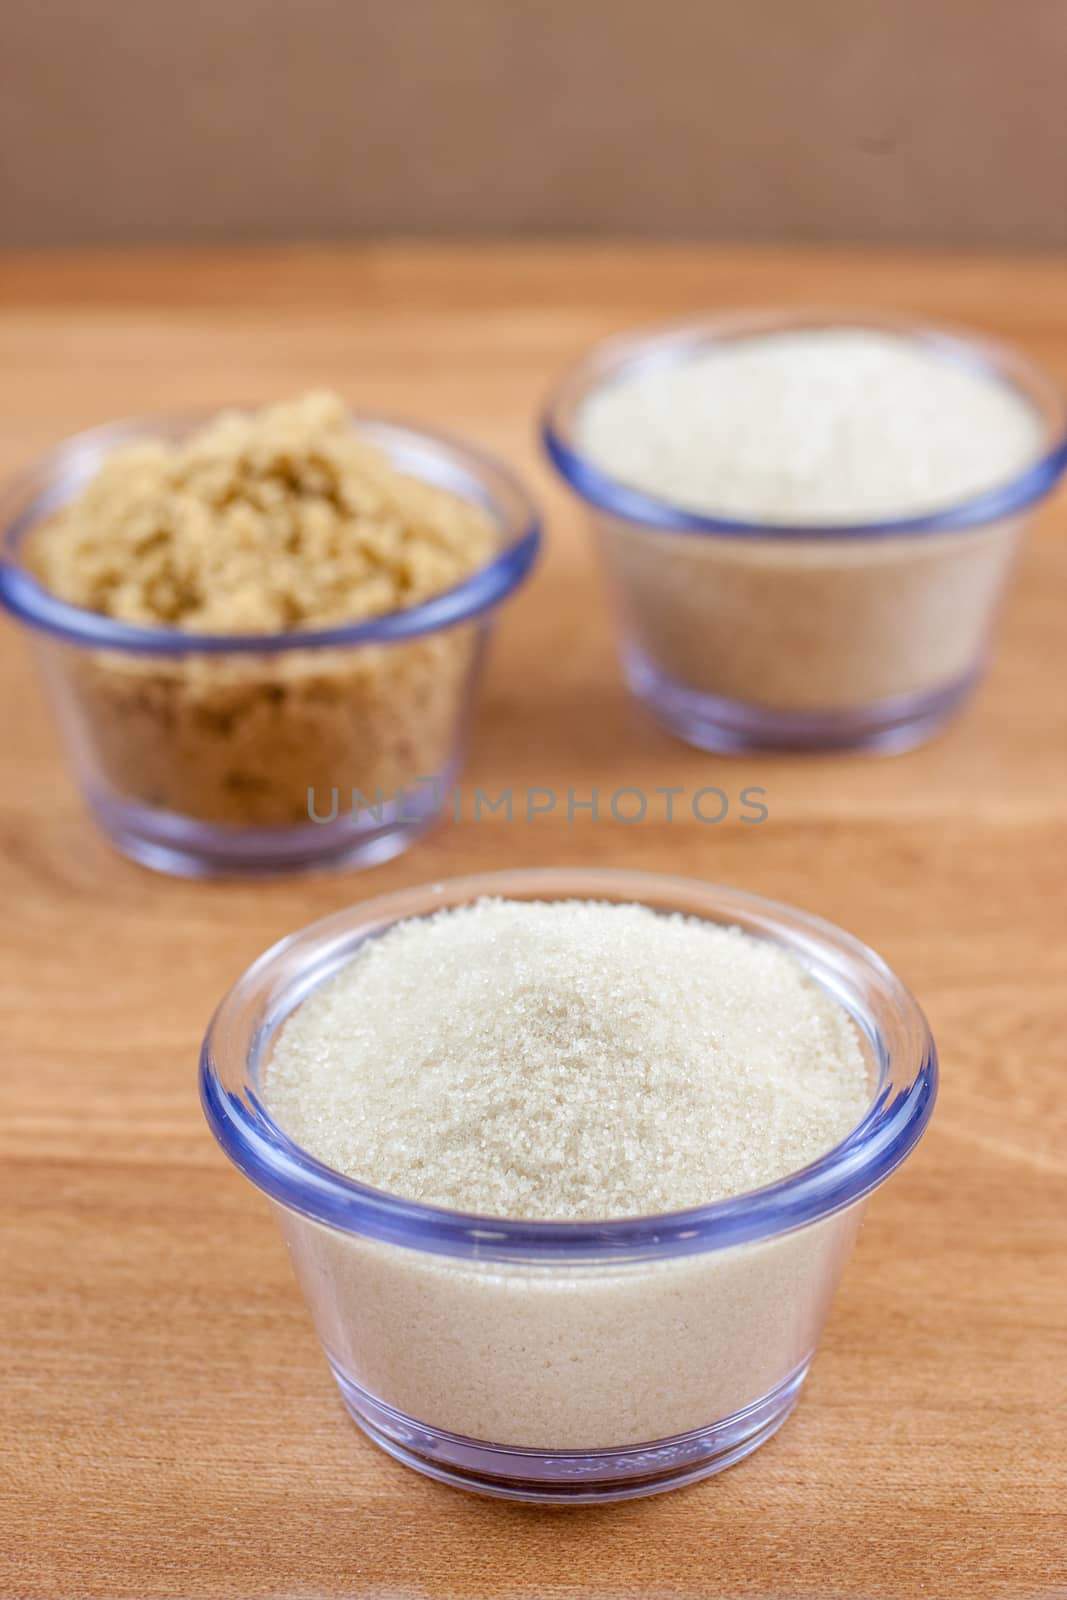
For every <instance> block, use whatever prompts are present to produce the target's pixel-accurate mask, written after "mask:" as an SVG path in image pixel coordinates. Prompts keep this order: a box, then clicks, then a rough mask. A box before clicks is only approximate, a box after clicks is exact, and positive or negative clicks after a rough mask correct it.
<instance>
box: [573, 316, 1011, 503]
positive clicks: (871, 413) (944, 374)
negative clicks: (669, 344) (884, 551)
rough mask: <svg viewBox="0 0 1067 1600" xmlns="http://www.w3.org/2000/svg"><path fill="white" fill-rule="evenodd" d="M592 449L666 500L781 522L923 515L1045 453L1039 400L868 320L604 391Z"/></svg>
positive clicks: (587, 444) (591, 430) (723, 353)
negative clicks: (1037, 408) (1029, 398)
mask: <svg viewBox="0 0 1067 1600" xmlns="http://www.w3.org/2000/svg"><path fill="white" fill-rule="evenodd" d="M578 442H579V445H580V447H581V449H582V450H583V451H584V452H585V453H586V454H587V455H588V456H589V458H590V460H591V461H592V462H593V464H594V465H595V466H597V467H599V468H600V470H601V471H602V472H606V473H608V474H609V475H611V476H612V477H614V478H617V479H619V480H620V481H622V482H623V483H627V484H630V485H632V486H633V487H635V488H638V489H642V490H644V491H645V492H646V493H648V494H652V495H655V496H657V497H658V498H659V499H661V500H666V501H670V502H672V503H673V504H675V505H680V506H685V507H688V508H690V509H691V510H694V511H702V512H705V513H707V514H709V515H719V516H724V517H732V518H736V519H739V520H741V521H767V522H771V523H790V522H791V523H807V524H818V523H820V522H821V523H826V522H829V523H833V522H851V521H877V520H879V519H891V518H895V517H908V516H918V515H921V514H922V513H924V512H929V511H934V510H937V509H939V508H943V507H945V506H948V505H951V504H952V503H953V502H954V501H958V500H964V499H967V498H969V497H970V496H972V495H975V494H978V493H980V492H982V491H983V490H986V489H991V488H994V487H995V486H996V485H998V484H1000V483H1003V482H1005V481H1006V480H1007V479H1009V478H1011V477H1013V476H1014V475H1015V474H1016V473H1017V472H1019V471H1021V470H1022V469H1023V468H1024V467H1026V466H1028V465H1029V464H1030V463H1031V462H1032V461H1033V460H1034V459H1035V457H1036V456H1037V454H1038V451H1039V449H1040V443H1041V425H1040V420H1039V418H1038V416H1037V413H1036V412H1035V411H1034V410H1033V409H1032V407H1031V406H1030V405H1029V404H1028V403H1027V402H1026V401H1025V400H1023V399H1022V398H1021V396H1020V395H1018V394H1017V393H1015V392H1014V391H1013V390H1012V389H1010V388H1009V387H1008V385H1007V384H1006V383H1002V382H1000V381H998V380H997V379H996V378H995V377H991V376H990V375H989V374H988V373H985V372H982V371H981V370H978V369H975V368H972V367H969V366H965V365H963V364H962V363H961V362H959V361H955V360H951V359H948V358H947V357H946V356H945V354H943V353H942V352H941V351H939V350H938V349H937V347H936V346H930V347H924V346H923V345H922V344H921V343H919V342H918V341H917V340H915V339H912V338H902V337H900V336H898V335H893V334H891V333H883V332H880V331H878V330H875V329H870V328H848V327H835V328H814V329H808V330H800V331H795V332H788V333H769V334H766V335H763V336H759V337H757V336H752V337H748V338H739V339H737V340H734V341H725V342H723V343H722V344H720V345H718V346H716V347H714V348H711V349H707V350H703V351H701V352H699V353H697V354H694V355H693V356H692V357H691V358H689V359H687V360H684V361H678V362H672V363H671V364H669V365H659V366H648V367H645V368H643V369H641V370H638V371H636V372H633V373H630V374H623V375H622V376H621V377H619V378H617V379H615V380H614V381H612V382H609V383H606V384H604V385H603V387H601V388H599V389H597V390H596V391H595V392H594V393H592V394H591V395H590V396H589V397H588V399H587V400H586V401H585V403H584V404H583V406H582V409H581V411H580V413H579V417H578Z"/></svg>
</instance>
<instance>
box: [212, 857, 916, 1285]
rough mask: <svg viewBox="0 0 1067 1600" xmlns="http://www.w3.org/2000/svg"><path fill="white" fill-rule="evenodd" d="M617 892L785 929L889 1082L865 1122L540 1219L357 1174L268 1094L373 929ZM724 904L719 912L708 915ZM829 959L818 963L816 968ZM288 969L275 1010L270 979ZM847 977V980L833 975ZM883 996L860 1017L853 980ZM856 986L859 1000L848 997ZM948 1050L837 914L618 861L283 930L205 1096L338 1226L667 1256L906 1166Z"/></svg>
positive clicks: (248, 983)
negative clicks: (319, 1001)
mask: <svg viewBox="0 0 1067 1600" xmlns="http://www.w3.org/2000/svg"><path fill="white" fill-rule="evenodd" d="M494 895H499V896H505V897H519V898H523V897H524V898H528V899H545V898H547V899H609V900H611V899H614V900H617V901H619V900H621V901H628V902H633V901H637V902H639V903H641V904H647V905H652V906H654V907H656V908H658V909H661V910H670V911H682V912H684V913H686V914H694V915H701V914H702V913H701V910H700V909H699V908H701V907H703V914H704V915H705V916H711V919H712V920H715V921H719V922H725V923H731V924H740V925H741V926H742V927H745V928H747V929H748V930H749V931H751V932H754V933H756V934H757V936H763V937H771V938H775V937H777V940H778V942H780V943H783V944H785V945H786V947H787V948H788V949H790V950H791V951H792V952H793V953H794V955H797V956H798V958H800V959H802V960H803V959H804V953H806V954H807V956H808V960H807V961H805V965H808V967H809V970H811V971H812V973H813V976H815V977H816V979H817V981H819V982H821V983H822V984H823V986H824V987H826V988H828V989H829V991H830V992H831V994H833V995H834V996H835V997H836V998H837V999H838V1000H839V1001H841V1003H842V1004H846V1007H847V1009H848V1010H849V1011H850V1013H851V1014H852V1016H853V1019H854V1021H856V1023H857V1025H858V1026H859V1027H860V1029H861V1031H862V1032H863V1033H864V1034H865V1036H866V1039H867V1042H868V1045H869V1047H870V1048H871V1049H872V1051H873V1054H874V1060H875V1064H876V1066H877V1069H878V1073H879V1083H878V1085H877V1088H876V1090H875V1091H874V1093H873V1095H872V1100H871V1103H870V1104H869V1106H868V1108H867V1110H866V1112H865V1113H864V1115H863V1117H862V1118H861V1120H860V1122H859V1123H858V1124H857V1125H856V1127H855V1128H854V1129H853V1130H852V1131H851V1132H850V1133H849V1134H848V1135H847V1137H846V1138H845V1139H844V1140H842V1141H841V1142H840V1143H839V1144H837V1145H835V1146H834V1147H833V1148H832V1149H831V1150H829V1151H827V1152H826V1153H825V1154H824V1155H822V1156H820V1157H818V1158H817V1159H816V1160H815V1161H814V1162H812V1163H810V1164H809V1165H808V1166H806V1167H804V1168H802V1169H801V1170H800V1171H798V1172H794V1173H790V1174H788V1175H787V1176H786V1177H785V1178H782V1179H779V1180H777V1181H776V1182H774V1183H772V1184H769V1185H766V1186H765V1187H763V1188H760V1189H755V1190H751V1191H749V1192H748V1193H745V1194H741V1195H735V1196H730V1197H729V1198H726V1199H722V1200H716V1201H713V1202H711V1203H710V1204H707V1205H703V1206H697V1207H691V1208H689V1209H686V1210H684V1211H678V1212H671V1213H666V1214H663V1215H658V1216H644V1217H622V1218H613V1219H610V1220H606V1221H533V1220H524V1219H511V1218H501V1217H492V1216H484V1215H480V1214H478V1213H475V1212H460V1211H452V1210H448V1209H445V1208H443V1207H438V1206H430V1205H423V1204H421V1203H419V1202H416V1201H410V1200H404V1199H402V1198H400V1197H398V1196H396V1195H393V1194H388V1193H386V1192H384V1191H382V1190H379V1189H375V1188H373V1187H372V1186H370V1185H369V1184H365V1183H360V1182H358V1181H357V1180H355V1179H352V1178H348V1177H346V1176H344V1175H343V1174H342V1173H340V1172H337V1171H336V1170H335V1169H333V1168H331V1167H328V1166H326V1165H324V1164H323V1163H322V1162H320V1161H318V1160H316V1159H315V1158H314V1157H313V1156H311V1155H310V1154H309V1153H308V1152H307V1151H305V1150H303V1149H302V1148H301V1147H300V1146H299V1145H297V1144H296V1143H295V1142H294V1141H293V1140H291V1139H290V1138H288V1136H287V1135H286V1134H285V1133H284V1132H283V1131H282V1130H281V1128H280V1127H279V1126H278V1124H277V1123H275V1122H274V1121H273V1119H272V1118H271V1116H270V1115H269V1113H268V1112H267V1110H266V1108H265V1106H264V1104H263V1101H262V1099H261V1097H260V1094H259V1086H258V1067H259V1065H260V1063H261V1061H262V1059H263V1057H264V1054H265V1051H266V1049H267V1047H268V1046H269V1044H270V1041H271V1039H272V1038H273V1036H274V1033H275V1031H276V1030H277V1028H278V1027H279V1026H280V1025H281V1023H282V1022H283V1021H284V1019H285V1017H286V1016H288V1015H289V1013H290V1012H291V1011H292V1010H293V1009H294V1007H295V1006H296V1005H297V1004H299V1002H300V1000H301V999H303V998H304V996H305V995H306V994H307V993H308V992H310V990H311V989H312V988H314V987H315V986H316V984H317V983H319V982H322V981H323V980H324V979H325V978H327V977H329V976H330V975H331V973H332V972H334V971H336V970H337V969H338V968H339V967H340V966H341V965H343V964H344V962H345V961H346V960H347V959H348V958H349V957H350V956H351V955H352V954H353V953H354V951H355V949H356V948H358V946H359V944H360V943H361V942H362V940H363V939H365V938H368V937H373V936H374V935H375V934H376V933H380V932H381V931H383V930H384V929H385V928H387V927H389V926H391V925H392V924H393V923H394V922H397V921H400V920H403V919H405V918H407V917H410V916H418V915H428V914H430V913H432V912H433V911H435V910H439V909H442V908H443V907H445V906H455V905H464V904H469V903H471V902H472V901H475V900H478V899H481V898H483V897H486V896H494ZM712 913H715V915H714V916H712ZM820 963H821V965H820ZM289 968H292V969H293V971H294V972H295V973H296V974H297V976H296V977H293V978H290V979H289V980H288V982H287V983H286V984H285V985H284V986H283V988H282V990H281V991H280V992H279V994H278V995H275V996H273V997H272V998H271V1002H270V1006H269V1008H268V1009H266V1010H264V1009H263V1005H262V1000H263V997H264V996H265V995H266V996H270V995H271V989H270V985H271V980H272V978H277V977H278V975H279V974H280V973H281V972H282V971H283V970H286V969H289ZM835 984H836V985H841V986H843V988H838V987H835ZM857 984H860V985H866V986H867V988H868V989H869V990H870V991H871V993H872V994H873V995H875V996H876V997H877V1000H878V1004H879V1006H881V1007H882V1008H883V1010H884V1012H885V1018H888V1019H889V1020H888V1022H887V1021H885V1020H884V1019H883V1020H882V1021H881V1022H878V1023H875V1022H874V1021H873V1020H872V1019H873V1002H872V1003H871V1004H870V1005H869V1007H868V1015H867V1016H866V1017H864V1016H860V1015H858V1014H857V1011H856V1010H855V1009H854V1006H855V1004H856V1000H855V990H856V986H857ZM845 989H847V990H848V991H849V993H850V994H851V997H852V1004H849V1003H848V1002H847V1001H846V1000H845V999H844V997H843V994H844V990H845ZM937 1075H938V1068H937V1053H936V1049H935V1046H934V1041H933V1038H932V1037H931V1034H930V1029H929V1026H928V1024H927V1022H926V1018H925V1017H924V1015H923V1013H922V1011H921V1009H920V1007H919V1006H918V1004H917V1002H916V1001H915V999H914V998H913V996H912V995H911V994H910V993H909V991H908V990H907V989H906V988H905V987H904V985H903V984H902V983H901V982H900V980H899V979H898V978H897V977H896V976H895V975H894V974H893V973H892V972H891V971H890V969H889V968H888V967H887V966H886V964H885V963H884V962H883V961H882V960H881V958H880V957H879V956H877V955H876V954H875V953H874V952H873V951H872V950H870V949H868V948H867V946H866V945H864V944H862V943H861V942H860V941H859V940H857V939H855V938H853V937H852V936H851V935H850V934H847V933H845V932H844V931H843V930H841V929H839V928H837V927H835V926H834V925H833V924H832V923H829V922H826V921H824V920H823V919H822V918H820V917H815V916H812V915H811V914H810V913H808V912H803V911H799V910H796V909H795V908H793V907H791V906H786V905H783V904H781V903H779V902H776V901H773V900H767V899H765V898H763V897H761V896H757V895H752V894H749V893H747V892H746V891H743V890H739V889H733V888H729V887H727V886H723V885H717V884H708V883H704V882H701V881H700V880H698V879H691V878H684V877H676V876H672V875H668V874H660V873H648V872H634V871H620V870H616V869H604V868H595V869H582V868H520V869H515V870H512V871H501V872H491V873H479V874H475V875H473V876H467V877H461V878H452V879H446V880H442V881H439V882H436V883H432V884H421V885H416V886H415V887H413V888H409V889H404V890H399V891H396V892H394V893H391V894H387V895H383V896H379V897H376V898H374V899H372V900H368V901H364V902H362V903H357V904H355V905H354V906H350V907H347V908H346V909H344V910H342V911H339V912H335V913H333V914H332V915H331V916H328V917H325V918H322V919H321V920H319V921H318V922H314V923H312V924H310V925H309V926H308V927H306V928H304V929H301V930H300V931H298V932H297V933H294V934H290V935H289V936H288V937H287V938H285V939H282V940H280V941H279V942H278V943H277V944H275V945H273V946H272V947H271V948H270V949H269V950H267V951H266V952H265V953H264V954H263V955H261V956H260V957H259V959H258V960H257V961H255V962H254V963H253V964H252V966H250V967H249V968H248V969H247V971H246V972H245V973H244V974H243V976H242V977H241V978H239V979H238V981H237V982H236V983H235V984H234V985H233V987H232V988H231V989H230V991H229V992H228V994H227V995H226V996H225V997H224V999H223V1000H222V1002H221V1004H220V1005H219V1007H218V1009H217V1011H216V1013H215V1015H214V1017H213V1018H212V1021H211V1023H210V1025H209V1027H208V1030H207V1033H206V1035H205V1038H204V1042H203V1047H202V1050H201V1057H200V1095H201V1103H202V1106H203V1109H204V1113H205V1115H206V1118H207V1121H208V1124H209V1126H210V1128H211V1131H212V1133H213V1134H214V1136H215V1138H216V1139H217V1140H218V1142H219V1144H220V1145H221V1146H222V1149H223V1150H224V1152H225V1153H226V1155H227V1156H228V1157H229V1158H230V1160H231V1161H233V1162H234V1164H235V1165H236V1166H237V1167H238V1168H239V1170H240V1171H242V1172H243V1173H244V1174H245V1176H246V1177H247V1178H249V1179H250V1181H251V1182H252V1183H253V1184H255V1185H256V1187H258V1188H259V1189H261V1190H263V1191H264V1192H265V1193H266V1194H267V1195H268V1196H269V1197H270V1198H271V1199H272V1200H274V1201H275V1202H277V1203H278V1204H280V1205H281V1206H283V1207H285V1208H286V1209H288V1210H290V1211H294V1212H297V1213H299V1214H301V1215H303V1216H305V1217H310V1218H312V1219H313V1220H314V1221H316V1222H319V1223H323V1224H325V1225H326V1226H328V1227H330V1228H333V1229H335V1230H338V1231H340V1232H342V1233H347V1234H355V1235H359V1236H363V1237H370V1238H374V1239H377V1240H381V1241H383V1242H387V1243H391V1244H397V1245H401V1246H406V1247H409V1248H415V1249H419V1250H424V1251H429V1252H431V1253H435V1254H443V1255H450V1256H466V1257H474V1258H479V1259H483V1260H497V1261H510V1262H513V1263H514V1262H529V1263H533V1262H544V1261H554V1262H557V1263H558V1262H560V1261H567V1262H578V1261H589V1260H602V1259H604V1258H611V1259H618V1258H619V1257H620V1256H622V1255H628V1256H631V1257H639V1258H642V1259H647V1258H649V1257H654V1258H669V1257H673V1256H679V1255H686V1254H690V1253H694V1252H699V1251H707V1250H718V1249H725V1248H728V1247H730V1246H732V1245H738V1244H744V1243H751V1242H754V1241H757V1240H761V1239H768V1238H772V1237H775V1236H777V1235H780V1234H783V1233H787V1232H792V1231H793V1230H794V1229H796V1228H798V1227H803V1226H805V1225H807V1224H809V1223H813V1222H817V1221H819V1220H821V1219H822V1218H824V1217H827V1216H830V1215H832V1214H833V1213H835V1212H837V1211H840V1210H842V1209H844V1208H845V1207H847V1206H851V1205H853V1204H855V1202H856V1201H858V1200H860V1199H862V1198H863V1197H864V1196H865V1195H867V1194H868V1193H869V1192H870V1191H871V1190H872V1189H874V1188H876V1187H877V1186H878V1185H879V1184H881V1183H882V1182H884V1180H885V1179H886V1178H887V1177H888V1176H889V1174H890V1173H891V1172H892V1171H894V1170H895V1168H896V1167H897V1166H899V1164H900V1163H901V1162H902V1161H903V1160H904V1159H905V1157H906V1156H907V1155H908V1154H909V1152H910V1151H911V1150H912V1148H913V1147H914V1145H915V1144H916V1142H917V1141H918V1139H919V1138H920V1136H921V1135H922V1133H923V1130H924V1129H925V1127H926V1125H927V1123H928V1121H929V1118H930V1114H931V1112H932V1110H933V1104H934V1100H935V1097H936V1092H937Z"/></svg>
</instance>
